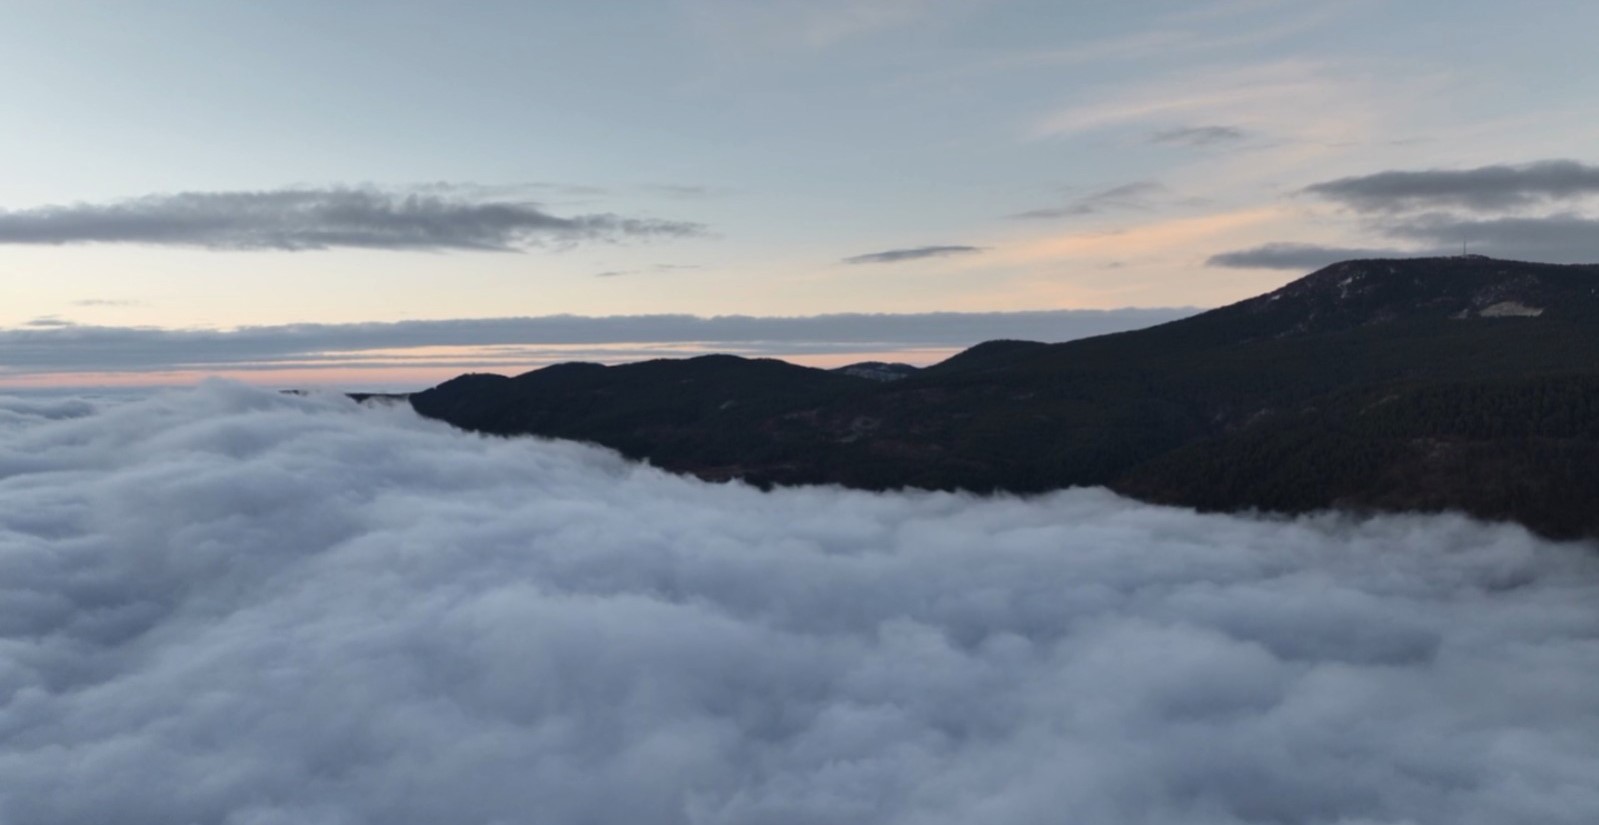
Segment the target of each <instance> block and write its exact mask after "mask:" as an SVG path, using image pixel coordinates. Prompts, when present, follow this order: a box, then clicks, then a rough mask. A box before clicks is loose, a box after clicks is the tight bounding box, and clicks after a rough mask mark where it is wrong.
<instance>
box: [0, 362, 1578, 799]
mask: <svg viewBox="0 0 1599 825" xmlns="http://www.w3.org/2000/svg"><path fill="white" fill-rule="evenodd" d="M1596 559H1599V554H1596V553H1595V552H1594V548H1593V547H1592V546H1591V545H1588V546H1584V545H1554V544H1549V543H1546V542H1543V541H1540V540H1538V539H1536V538H1534V537H1531V536H1529V535H1528V534H1527V533H1525V532H1524V531H1523V530H1521V529H1519V528H1515V527H1510V526H1492V525H1482V524H1478V523H1474V522H1471V521H1468V520H1465V519H1462V518H1457V517H1385V518H1380V519H1375V520H1370V521H1364V522H1357V521H1353V520H1349V519H1346V518H1341V517H1333V516H1322V517H1316V518H1310V519H1303V520H1298V521H1273V520H1257V519H1248V518H1239V517H1229V516H1202V515H1196V514H1194V513H1191V512H1188V511H1183V510H1176V509H1168V508H1159V507H1153V506H1147V505H1143V504H1139V503H1136V502H1131V501H1128V500H1125V499H1121V498H1118V497H1116V496H1113V495H1110V494H1108V493H1105V492H1103V491H1094V490H1079V491H1069V492H1064V493H1060V494H1056V495H1051V496H1047V497H1042V498H1038V499H1033V500H1018V499H1009V498H1001V499H988V500H983V499H976V498H972V497H967V496H955V495H944V494H887V495H877V494H869V493H863V492H856V491H843V490H836V489H791V490H780V491H777V492H774V493H769V494H763V493H760V492H758V491H754V490H751V489H747V488H744V487H741V486H737V485H709V484H704V483H700V482H698V481H694V480H689V479H684V478H678V477H674V476H669V475H665V474H663V473H660V472H658V471H655V470H653V469H650V468H647V467H642V466H637V465H631V464H628V463H625V462H623V461H622V460H620V459H619V458H617V457H616V456H615V455H614V454H611V453H609V452H606V451H602V450H599V449H594V448H589V447H585V446H582V445H576V444H570V443H551V442H541V441H537V440H532V439H523V440H509V441H508V440H494V439H486V438H482V437H478V436H473V435H467V434H463V433H459V432H456V431H453V430H450V429H449V428H447V427H445V426H444V425H441V424H439V423H437V422H431V421H425V420H422V419H419V418H418V417H416V416H415V415H413V414H412V413H410V411H409V410H408V409H405V408H399V407H394V408H378V409H366V408H361V407H358V406H356V405H354V404H352V403H350V402H348V401H346V400H344V399H342V398H339V397H332V396H329V397H289V396H282V395H276V394H272V393H268V392H263V391H259V390H253V389H249V388H246V387H243V386H240V385H234V384H224V383H212V384H207V385H205V386H202V387H201V388H199V389H197V390H193V391H187V392H181V393H173V394H165V395H158V396H154V397H150V398H143V399H131V400H123V401H118V402H115V403H107V402H102V401H96V400H93V399H89V400H78V399H59V398H53V399H48V400H39V399H35V400H27V399H14V398H13V399H6V398H0V822H5V823H18V825H32V823H106V822H116V823H126V824H128V825H135V824H137V823H150V825H156V824H157V823H159V824H160V825H170V823H184V822H221V823H231V824H235V825H246V824H248V825H266V824H267V823H284V825H287V823H296V824H297V825H298V824H300V823H384V824H385V825H390V824H393V825H405V824H406V823H452V825H453V824H454V823H490V822H504V823H513V822H539V823H627V824H628V825H636V824H638V823H706V824H709V823H728V825H733V824H734V823H737V825H751V824H752V823H757V824H758V823H773V824H774V825H775V824H777V823H782V824H783V825H799V824H800V823H816V824H817V825H822V824H823V823H827V824H828V825H837V824H838V823H863V824H864V823H873V824H874V825H877V824H895V823H919V824H920V823H928V824H929V825H932V824H935V823H936V824H939V825H942V824H943V823H948V824H949V825H955V824H956V823H1059V822H1085V823H1142V824H1145V825H1153V824H1165V823H1169V824H1170V825H1177V823H1183V825H1193V824H1194V823H1216V824H1217V825H1220V824H1221V823H1265V822H1271V823H1290V822H1291V823H1342V824H1343V825H1355V824H1356V823H1396V824H1397V823H1440V825H1443V824H1445V823H1447V825H1473V824H1474V823H1480V825H1489V824H1490V823H1491V824H1492V825H1507V824H1513V823H1529V824H1530V823H1538V824H1539V825H1549V824H1550V823H1572V825H1576V824H1577V823H1583V824H1584V825H1586V823H1591V822H1594V821H1599V786H1596V784H1595V783H1594V781H1593V780H1594V777H1595V776H1599V690H1595V688H1594V686H1595V685H1596V684H1599V561H1596Z"/></svg>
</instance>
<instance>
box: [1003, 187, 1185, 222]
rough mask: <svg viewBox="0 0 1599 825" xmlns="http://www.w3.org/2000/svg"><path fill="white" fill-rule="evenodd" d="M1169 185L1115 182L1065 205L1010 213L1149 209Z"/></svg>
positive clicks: (1065, 215) (1050, 214)
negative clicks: (1106, 187)
mask: <svg viewBox="0 0 1599 825" xmlns="http://www.w3.org/2000/svg"><path fill="white" fill-rule="evenodd" d="M1167 191H1168V190H1167V189H1166V187H1165V186H1164V185H1162V184H1160V183H1158V182H1156V181H1151V180H1143V181H1136V182H1133V183H1127V184H1122V185H1121V186H1112V187H1110V188H1109V189H1102V190H1100V191H1098V192H1094V193H1092V194H1089V195H1085V196H1083V197H1080V198H1078V199H1076V200H1074V201H1072V202H1070V203H1068V204H1066V205H1064V206H1053V207H1045V208H1043V209H1029V210H1027V211H1026V212H1018V213H1016V214H1014V215H1011V217H1012V218H1021V219H1034V218H1042V219H1047V218H1068V217H1078V216H1082V215H1094V214H1098V213H1101V212H1109V211H1116V210H1126V209H1134V210H1148V209H1150V208H1151V207H1153V206H1154V198H1155V196H1157V195H1161V194H1164V193H1166V192H1167Z"/></svg>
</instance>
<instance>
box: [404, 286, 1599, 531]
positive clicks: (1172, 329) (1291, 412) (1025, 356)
mask: <svg viewBox="0 0 1599 825" xmlns="http://www.w3.org/2000/svg"><path fill="white" fill-rule="evenodd" d="M411 400H412V404H413V406H414V407H415V408H416V409H417V410H418V411H419V412H420V413H422V414H423V415H428V416H432V417H435V418H440V419H443V420H445V421H449V422H451V423H453V424H456V425H457V426H461V427H464V428H467V429H473V430H478V431H482V432H489V433H498V434H505V435H511V434H536V435H544V436H553V437H560V438H574V439H581V440H586V441H593V442H596V443H599V444H603V445H606V446H610V447H613V448H616V449H618V450H620V451H622V452H623V453H624V454H627V455H629V456H631V457H634V458H640V459H648V460H649V461H651V462H652V463H654V464H656V465H659V466H662V467H665V468H667V469H670V470H675V471H680V472H688V473H694V474H697V475H700V476H702V477H705V478H710V479H727V478H735V477H736V478H743V479H746V480H748V481H750V482H752V483H757V484H762V485H769V484H799V483H837V484H844V485H848V486H853V487H864V488H870V489H883V488H893V487H924V488H934V489H967V490H974V491H981V492H989V491H998V490H1004V491H1012V492H1019V493H1031V492H1040V491H1045V490H1050V489H1056V488H1060V487H1066V486H1071V485H1084V484H1102V485H1106V486H1109V487H1110V488H1112V489H1114V490H1117V491H1119V492H1122V493H1124V494H1127V495H1131V496H1135V497H1138V498H1141V499H1144V500H1148V501H1156V502H1163V503H1171V504H1181V505H1187V506H1193V507H1198V508H1201V509H1207V510H1228V511H1231V510H1245V509H1258V510H1265V511H1275V512H1286V513H1295V512H1303V511H1308V510H1315V509H1322V508H1329V507H1335V508H1344V509H1354V510H1381V511H1437V510H1462V511H1464V512H1467V513H1470V514H1472V515H1476V516H1479V517H1483V518H1492V519H1504V520H1513V521H1518V522H1520V523H1522V524H1525V525H1526V526H1528V527H1529V528H1532V529H1534V530H1536V531H1538V532H1540V533H1543V534H1545V535H1549V536H1555V537H1577V536H1599V266H1557V265H1549V264H1534V263H1524V262H1515V261H1500V260H1493V259H1488V258H1482V257H1477V256H1465V257H1458V258H1423V259H1397V260H1366V261H1349V262H1345V263H1340V264H1335V265H1333V266H1330V267H1327V268H1325V269H1322V270H1319V271H1317V272H1315V273H1312V274H1310V275H1308V276H1306V277H1304V278H1301V279H1299V280H1297V281H1294V282H1293V283H1290V284H1288V285H1287V286H1284V287H1283V288H1281V289H1278V290H1276V291H1274V292H1271V293H1268V294H1266V295H1261V296H1259V297H1256V298H1251V299H1249V300H1245V301H1242V302H1240V303H1237V304H1233V305H1231V306H1227V307H1222V308H1220V309H1216V310H1212V311H1210V312H1205V313H1202V314H1200V315H1196V316H1193V317H1191V318H1186V319H1183V320H1180V321H1175V322H1172V323H1168V324H1163V325H1160V326H1156V327H1151V328H1148V329H1144V330H1138V331H1135V332H1125V333H1118V334H1114V335H1105V336H1100V337H1097V338H1090V339H1083V340H1078V341H1071V342H1067V343H1061V344H1042V343H1037V342H1027V341H991V342H987V343H983V344H979V345H977V346H975V347H972V348H971V349H969V350H966V351H965V352H962V353H960V354H958V355H956V356H954V357H952V358H950V359H949V360H947V361H944V362H942V363H940V364H935V365H933V366H931V367H928V368H925V369H922V370H917V371H915V372H913V373H911V374H909V375H907V376H906V377H904V378H901V379H898V380H894V381H888V382H885V381H881V380H874V379H873V378H870V377H861V376H859V375H854V374H850V373H849V372H847V371H845V372H833V371H826V370H817V369H809V368H805V367H799V366H795V365H792V364H786V363H783V362H779V361H771V360H746V359H740V358H734V357H731V356H710V357H706V358H693V359H687V360H678V361H650V362H644V363H639V364H627V365H622V366H615V367H603V366H599V365H594V364H569V365H561V366H556V367H549V368H546V369H542V370H537V371H534V372H530V373H527V374H525V375H521V376H517V377H515V378H506V377H502V376H484V375H471V376H462V377H461V378H457V379H454V380H452V381H449V382H446V383H445V384H442V385H440V386H438V387H435V388H433V389H431V390H427V391H425V392H422V393H418V394H416V395H414V396H413V397H412V399H411Z"/></svg>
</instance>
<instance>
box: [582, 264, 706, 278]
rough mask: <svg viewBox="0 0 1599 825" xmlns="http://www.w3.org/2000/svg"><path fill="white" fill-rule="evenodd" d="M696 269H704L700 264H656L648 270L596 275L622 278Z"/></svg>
mask: <svg viewBox="0 0 1599 825" xmlns="http://www.w3.org/2000/svg"><path fill="white" fill-rule="evenodd" d="M695 269H704V267H702V266H700V265H699V264H655V265H654V266H651V267H648V268H646V269H607V270H605V271H604V272H596V273H594V277H596V278H620V277H622V276H624V275H642V274H645V273H650V272H657V273H659V272H688V271H691V270H695Z"/></svg>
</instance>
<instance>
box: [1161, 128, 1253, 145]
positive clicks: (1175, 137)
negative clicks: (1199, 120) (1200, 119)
mask: <svg viewBox="0 0 1599 825" xmlns="http://www.w3.org/2000/svg"><path fill="white" fill-rule="evenodd" d="M1243 139H1244V131H1243V130H1242V129H1239V128H1237V127H1234V126H1185V127H1182V128H1177V129H1163V130H1161V131H1159V132H1156V133H1154V134H1152V135H1150V136H1149V140H1150V142H1151V143H1169V144H1177V145H1181V146H1211V145H1214V144H1217V143H1234V142H1237V141H1240V140H1243Z"/></svg>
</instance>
